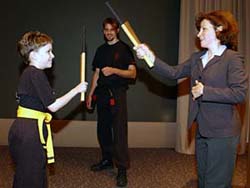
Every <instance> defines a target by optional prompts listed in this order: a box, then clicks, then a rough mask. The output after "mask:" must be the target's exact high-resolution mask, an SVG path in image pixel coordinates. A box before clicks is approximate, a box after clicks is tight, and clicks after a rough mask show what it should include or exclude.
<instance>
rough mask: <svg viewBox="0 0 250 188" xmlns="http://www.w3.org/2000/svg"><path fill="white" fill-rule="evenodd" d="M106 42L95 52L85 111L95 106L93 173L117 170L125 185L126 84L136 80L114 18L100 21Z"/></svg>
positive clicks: (126, 142) (129, 55) (118, 183)
mask: <svg viewBox="0 0 250 188" xmlns="http://www.w3.org/2000/svg"><path fill="white" fill-rule="evenodd" d="M103 33H104V39H105V43H104V44H102V45H101V46H100V47H99V48H98V49H97V51H96V54H95V57H94V60H93V70H94V73H93V77H92V82H91V87H90V91H89V94H88V97H87V108H88V109H91V108H92V105H91V104H93V100H95V101H96V104H97V115H98V120H97V137H98V141H99V144H100V148H101V151H102V160H101V161H100V162H99V163H97V164H94V165H92V166H91V170H92V171H101V170H105V169H112V168H113V163H114V164H115V166H116V167H117V168H118V175H117V186H120V187H123V186H126V185H127V173H126V170H127V169H128V168H129V155H128V125H127V99H126V98H127V94H126V91H127V89H128V82H129V80H131V79H135V78H136V66H135V60H134V56H133V53H132V51H131V50H130V48H129V46H128V45H127V44H125V43H124V42H122V41H121V40H120V39H119V37H118V33H119V24H118V22H117V21H116V20H115V19H113V18H106V19H105V20H104V21H103Z"/></svg>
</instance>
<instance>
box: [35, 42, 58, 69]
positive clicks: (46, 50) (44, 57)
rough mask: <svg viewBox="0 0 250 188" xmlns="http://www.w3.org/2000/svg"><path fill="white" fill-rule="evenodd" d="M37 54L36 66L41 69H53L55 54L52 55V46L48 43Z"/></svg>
mask: <svg viewBox="0 0 250 188" xmlns="http://www.w3.org/2000/svg"><path fill="white" fill-rule="evenodd" d="M35 53H36V64H37V65H38V67H39V68H40V69H46V68H51V67H52V62H53V61H52V60H53V59H54V57H55V56H54V54H53V53H52V44H50V43H48V44H46V45H45V46H42V47H40V48H39V49H38V50H36V51H35Z"/></svg>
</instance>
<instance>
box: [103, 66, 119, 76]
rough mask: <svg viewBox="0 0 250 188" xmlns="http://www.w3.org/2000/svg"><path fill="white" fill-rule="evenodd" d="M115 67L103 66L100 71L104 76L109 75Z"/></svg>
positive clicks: (113, 72) (113, 71)
mask: <svg viewBox="0 0 250 188" xmlns="http://www.w3.org/2000/svg"><path fill="white" fill-rule="evenodd" d="M115 71H116V68H113V67H104V68H102V73H103V74H104V76H110V75H112V74H115Z"/></svg>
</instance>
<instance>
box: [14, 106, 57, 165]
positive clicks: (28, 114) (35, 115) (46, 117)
mask: <svg viewBox="0 0 250 188" xmlns="http://www.w3.org/2000/svg"><path fill="white" fill-rule="evenodd" d="M17 117H20V118H29V119H37V121H38V130H39V137H40V141H41V143H42V145H43V148H44V149H46V151H47V162H48V163H54V162H55V158H54V150H53V142H52V135H51V129H50V121H51V119H52V116H51V115H50V114H49V113H45V112H40V111H37V110H33V109H29V108H24V107H21V106H18V109H17ZM44 121H45V123H46V127H47V130H48V137H47V141H46V142H45V139H44V136H43V122H44Z"/></svg>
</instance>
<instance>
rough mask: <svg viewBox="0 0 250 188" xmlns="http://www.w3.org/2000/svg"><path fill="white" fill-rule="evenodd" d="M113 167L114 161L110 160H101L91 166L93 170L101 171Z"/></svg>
mask: <svg viewBox="0 0 250 188" xmlns="http://www.w3.org/2000/svg"><path fill="white" fill-rule="evenodd" d="M112 168H113V162H112V161H110V160H101V161H100V162H99V163H97V164H93V165H92V166H91V167H90V170H92V171H95V172H96V171H101V170H107V169H112Z"/></svg>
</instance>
